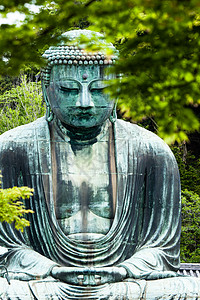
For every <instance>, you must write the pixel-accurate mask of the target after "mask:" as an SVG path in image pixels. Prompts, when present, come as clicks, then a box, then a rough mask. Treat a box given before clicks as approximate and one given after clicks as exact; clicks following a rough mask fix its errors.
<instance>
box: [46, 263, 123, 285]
mask: <svg viewBox="0 0 200 300" xmlns="http://www.w3.org/2000/svg"><path fill="white" fill-rule="evenodd" d="M51 275H52V277H54V278H56V279H59V280H61V281H63V282H66V283H69V284H75V285H84V286H87V285H90V286H94V285H100V284H104V283H112V282H119V281H123V280H124V279H125V278H126V276H127V272H126V269H124V268H123V267H104V268H76V267H74V268H73V267H54V268H53V269H52V271H51Z"/></svg>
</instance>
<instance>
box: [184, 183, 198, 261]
mask: <svg viewBox="0 0 200 300" xmlns="http://www.w3.org/2000/svg"><path fill="white" fill-rule="evenodd" d="M199 245H200V196H199V195H198V194H196V193H194V192H192V191H188V190H187V189H186V190H183V191H182V233H181V261H182V262H199V260H200V247H199Z"/></svg>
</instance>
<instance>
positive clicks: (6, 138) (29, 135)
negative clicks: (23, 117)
mask: <svg viewBox="0 0 200 300" xmlns="http://www.w3.org/2000/svg"><path fill="white" fill-rule="evenodd" d="M46 128H47V122H46V120H45V117H42V118H39V119H37V120H35V121H34V122H31V123H28V124H25V125H21V126H18V127H16V128H13V129H11V130H8V131H6V132H4V133H3V134H1V135H0V143H9V142H19V141H20V143H22V142H27V141H28V140H30V139H31V140H33V137H34V136H35V133H36V132H38V133H40V134H42V133H44V132H45V131H46Z"/></svg>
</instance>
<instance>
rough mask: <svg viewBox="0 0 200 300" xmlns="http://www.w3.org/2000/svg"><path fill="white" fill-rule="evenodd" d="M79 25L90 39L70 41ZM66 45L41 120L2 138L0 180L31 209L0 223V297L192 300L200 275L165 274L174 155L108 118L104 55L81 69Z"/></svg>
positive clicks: (174, 237) (174, 266)
mask: <svg viewBox="0 0 200 300" xmlns="http://www.w3.org/2000/svg"><path fill="white" fill-rule="evenodd" d="M80 32H84V33H85V34H89V32H88V31H73V32H70V33H69V36H73V35H75V36H76V35H79V33H80ZM66 49H67V48H64V46H63V47H60V50H59V51H58V54H57V56H58V58H55V57H54V58H53V59H52V62H53V63H52V64H49V65H48V67H47V69H46V70H45V71H44V72H43V94H44V98H45V101H46V103H47V116H46V119H45V118H41V119H38V120H36V121H35V122H33V123H31V124H28V125H24V126H20V127H18V128H15V129H13V130H10V131H8V132H6V133H5V134H3V135H2V136H1V137H0V169H1V170H2V175H3V187H4V188H7V187H12V186H13V185H18V186H22V185H26V186H29V187H33V188H34V196H33V197H32V198H31V200H30V201H27V203H26V205H27V207H28V208H31V209H32V210H34V211H35V213H34V214H33V215H29V216H28V218H29V220H30V222H31V226H30V228H27V229H26V230H25V232H24V233H23V234H22V233H21V232H18V231H16V230H15V229H14V228H13V227H12V226H10V225H8V224H6V223H5V224H1V225H0V244H1V246H2V247H1V251H2V253H3V254H2V255H1V259H0V263H1V264H4V265H5V266H6V268H7V270H8V274H9V276H10V279H11V284H10V285H9V284H8V283H7V280H6V279H4V278H1V279H0V284H1V285H0V299H22V300H24V299H156V298H157V297H159V299H172V296H171V295H172V294H173V295H176V296H177V295H179V296H180V297H182V295H186V296H185V298H184V299H198V295H199V289H200V283H199V280H198V279H190V278H189V277H187V278H182V277H178V278H174V277H176V276H177V273H176V271H177V270H178V268H179V239H180V212H181V206H180V204H181V203H180V182H179V173H178V169H177V164H176V161H175V159H174V156H173V154H172V153H171V151H170V149H169V148H168V146H167V145H166V144H165V143H164V142H163V141H162V140H161V139H160V138H159V137H157V136H156V135H155V134H153V133H151V132H149V131H147V130H145V129H144V128H141V127H138V126H136V125H134V124H130V123H127V122H124V121H122V120H116V119H115V103H114V102H113V101H110V100H109V96H108V95H107V94H105V93H103V89H104V88H105V86H106V85H107V81H108V79H110V78H111V77H112V75H108V74H107V72H106V69H107V68H108V67H107V65H108V60H106V61H105V60H104V61H102V62H103V63H100V58H98V57H99V56H100V54H98V55H96V56H94V59H93V61H92V60H91V59H92V58H91V57H93V56H92V55H90V57H89V58H88V61H87V57H86V58H85V57H83V58H82V61H83V62H84V61H87V63H86V64H85V63H81V64H79V63H78V58H77V57H78V56H80V55H77V56H76V59H77V60H76V63H75V58H74V57H72V56H74V54H73V53H74V52H76V48H73V49H72V48H71V50H70V51H72V50H73V53H71V54H70V53H69V54H70V55H71V57H70V55H69V57H68V53H64V51H65V52H66V51H68V50H66ZM55 51H56V50H55ZM55 51H54V52H55ZM50 53H51V52H50ZM77 53H78V52H77ZM72 54H73V55H72ZM75 54H76V53H75ZM78 54H79V53H78ZM47 56H48V55H47ZM83 56H84V55H83ZM60 58H61V59H60ZM66 58H67V59H68V61H67V63H66V61H65V60H66ZM96 59H99V60H96ZM50 61H51V60H50ZM95 61H97V62H96V63H95ZM69 62H72V63H69ZM89 62H90V63H89ZM170 277H173V278H170ZM166 289H167V290H166ZM187 297H188V298H187Z"/></svg>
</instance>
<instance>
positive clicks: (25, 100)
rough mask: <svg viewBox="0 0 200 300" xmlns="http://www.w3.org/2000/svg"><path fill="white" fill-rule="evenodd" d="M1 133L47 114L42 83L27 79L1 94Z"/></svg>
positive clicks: (22, 79) (24, 78)
mask: <svg viewBox="0 0 200 300" xmlns="http://www.w3.org/2000/svg"><path fill="white" fill-rule="evenodd" d="M0 105H1V106H0V134H1V133H3V132H5V131H7V130H9V129H12V128H14V127H17V126H20V125H23V124H27V123H30V122H32V121H34V120H35V119H37V118H39V117H41V116H43V115H44V114H45V105H44V104H43V98H42V91H41V83H40V82H39V83H37V82H30V81H27V77H26V76H25V75H24V76H22V77H21V84H20V85H18V86H16V87H13V88H12V89H10V90H8V91H6V92H5V93H4V94H3V95H0Z"/></svg>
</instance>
